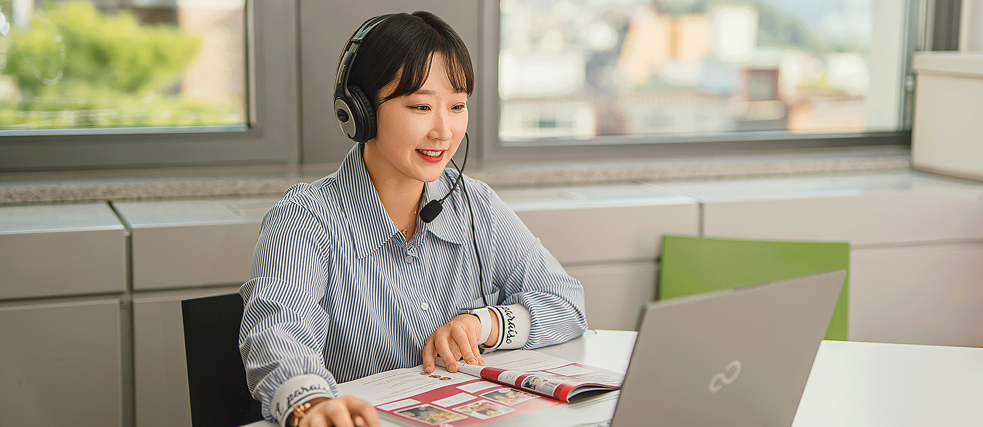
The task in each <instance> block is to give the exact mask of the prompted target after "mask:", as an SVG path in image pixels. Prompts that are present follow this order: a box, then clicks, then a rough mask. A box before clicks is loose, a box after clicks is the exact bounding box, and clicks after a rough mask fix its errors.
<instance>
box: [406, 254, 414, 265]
mask: <svg viewBox="0 0 983 427" xmlns="http://www.w3.org/2000/svg"><path fill="white" fill-rule="evenodd" d="M404 259H405V260H406V263H407V264H409V263H411V262H413V256H412V255H407V256H406V258H404Z"/></svg>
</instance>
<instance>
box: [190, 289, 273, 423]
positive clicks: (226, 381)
mask: <svg viewBox="0 0 983 427" xmlns="http://www.w3.org/2000/svg"><path fill="white" fill-rule="evenodd" d="M181 309H182V313H183V315H184V348H185V355H186V356H187V359H188V391H189V392H190V394H191V423H192V425H194V426H195V427H202V426H210V427H227V426H229V427H232V426H241V425H243V424H249V423H252V422H254V421H259V420H262V419H263V416H262V414H261V412H260V410H261V407H260V403H259V402H257V401H256V400H255V399H253V398H252V396H251V395H250V394H249V387H248V386H247V385H246V370H245V368H243V366H242V357H241V356H240V355H239V323H241V322H242V297H240V296H239V294H226V295H217V296H212V297H204V298H191V299H186V300H183V301H181Z"/></svg>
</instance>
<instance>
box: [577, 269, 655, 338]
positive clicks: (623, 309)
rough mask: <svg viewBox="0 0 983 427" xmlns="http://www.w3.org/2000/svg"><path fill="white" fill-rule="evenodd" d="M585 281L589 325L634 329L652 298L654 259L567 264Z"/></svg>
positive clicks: (597, 327) (653, 296) (653, 294)
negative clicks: (581, 264)
mask: <svg viewBox="0 0 983 427" xmlns="http://www.w3.org/2000/svg"><path fill="white" fill-rule="evenodd" d="M566 270H567V273H568V274H570V275H571V276H573V277H574V278H576V279H577V280H579V281H580V283H581V284H582V285H584V299H585V300H586V309H587V324H588V325H589V326H590V328H591V329H618V330H637V327H638V314H639V313H640V312H641V309H642V306H643V305H645V303H647V302H649V301H653V300H655V295H656V293H655V280H656V271H657V269H656V264H655V263H644V262H641V263H631V264H608V265H594V266H579V267H570V268H567V269H566Z"/></svg>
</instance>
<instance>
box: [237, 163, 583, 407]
mask: <svg viewBox="0 0 983 427" xmlns="http://www.w3.org/2000/svg"><path fill="white" fill-rule="evenodd" d="M457 176H458V173H457V172H456V171H455V170H453V169H446V170H445V171H444V173H443V174H442V175H441V177H440V178H439V179H437V180H436V181H434V182H430V183H427V184H426V185H425V186H424V194H423V198H422V200H423V201H428V200H432V199H437V198H440V197H442V196H443V195H444V194H446V193H447V191H448V189H450V187H451V185H452V184H453V181H454V179H456V178H457ZM462 184H466V185H467V190H468V195H469V196H470V198H471V204H472V209H473V211H474V222H475V236H476V239H477V244H478V250H479V251H480V252H481V261H482V268H483V275H484V277H483V279H484V283H485V294H486V298H487V300H488V303H489V304H490V305H507V304H520V305H522V306H523V307H525V308H526V309H528V311H529V314H530V315H531V325H530V330H529V338H528V340H527V341H526V344H525V346H524V347H523V348H527V349H528V348H538V347H542V346H547V345H551V344H558V343H561V342H565V341H567V340H570V339H573V338H576V337H578V336H580V335H581V334H582V333H583V332H584V330H585V329H586V328H587V320H586V317H585V313H584V292H583V288H582V287H581V285H580V283H579V282H577V280H576V279H573V278H571V277H570V276H568V275H567V274H566V272H565V271H564V270H563V267H561V266H560V264H559V262H557V261H556V259H555V258H553V256H552V255H551V254H550V253H549V251H547V250H546V249H545V248H544V247H543V246H542V245H541V244H540V242H539V239H537V238H536V237H535V236H533V235H532V233H531V232H530V231H529V230H528V229H527V228H526V226H525V225H524V224H523V223H522V222H521V220H519V218H518V217H517V216H516V215H515V213H514V212H512V210H511V209H509V208H508V206H506V204H505V203H504V202H503V201H502V200H501V199H500V198H499V197H498V195H497V194H495V192H494V191H493V190H492V189H491V188H490V187H488V185H486V184H485V183H483V182H480V181H475V180H473V179H470V178H468V177H467V176H465V177H464V178H463V179H462ZM459 187H460V186H459ZM470 227H471V225H470V217H469V214H468V207H467V202H466V201H465V198H464V194H463V192H462V191H461V189H460V188H458V189H457V190H455V191H454V192H453V193H452V194H451V195H450V197H448V198H447V200H446V201H445V202H444V204H443V212H442V213H441V214H440V215H439V216H438V217H437V218H436V219H435V220H434V221H433V222H431V223H429V224H427V223H424V222H422V221H421V220H419V218H418V219H417V224H416V233H415V234H414V235H413V236H412V238H411V239H410V241H409V242H407V241H406V240H405V239H404V238H403V236H402V235H401V234H400V231H399V230H398V229H397V227H396V225H395V224H393V222H392V221H391V220H390V219H389V217H388V215H387V214H386V211H385V209H384V208H383V206H382V202H380V200H379V196H378V194H377V193H376V191H375V187H374V186H373V184H372V181H371V179H370V177H369V174H368V171H367V170H366V168H365V165H364V162H363V160H362V153H361V146H360V145H356V146H355V147H354V148H353V149H352V151H351V152H350V153H349V154H348V155H347V156H346V157H345V160H344V162H343V163H342V165H341V167H340V168H339V169H338V171H337V172H335V173H333V174H331V175H329V176H327V177H325V178H323V179H321V180H318V181H316V182H313V183H311V184H297V185H294V186H292V187H290V188H289V189H288V190H287V191H286V193H285V195H284V197H283V199H282V200H280V201H279V202H278V203H277V204H276V205H274V206H273V207H272V208H271V209H270V211H269V212H268V213H267V214H266V217H265V218H264V219H263V225H262V228H261V230H260V235H259V239H258V241H257V244H256V250H255V252H254V254H253V261H252V268H251V272H250V277H251V279H250V280H249V281H248V282H246V283H245V284H244V285H243V286H242V288H241V290H240V293H241V294H242V297H243V300H244V301H245V312H244V314H243V319H242V326H241V330H240V335H239V345H240V350H241V352H242V358H243V362H244V364H245V368H246V376H247V380H248V383H249V388H250V390H251V391H252V393H253V396H254V397H256V398H257V399H258V400H260V401H262V403H263V414H264V416H266V417H267V418H268V419H271V418H273V417H272V416H271V412H270V402H271V400H272V398H273V395H274V393H275V392H276V391H277V389H278V387H280V385H281V384H283V383H284V382H286V381H287V380H289V379H291V378H293V377H296V376H298V375H309V374H314V375H317V376H320V377H322V378H324V379H325V380H326V381H327V384H328V385H329V387H330V388H331V392H332V393H333V394H337V388H336V384H337V382H345V381H350V380H354V379H357V378H361V377H364V376H367V375H371V374H375V373H378V372H382V371H387V370H390V369H396V368H406V367H412V366H416V365H419V364H421V363H422V358H421V352H422V350H423V345H424V343H425V341H426V339H427V337H428V336H430V334H431V333H433V331H434V330H436V329H437V328H438V327H440V326H443V325H444V324H446V323H447V322H448V321H450V320H451V319H452V318H454V317H455V316H457V315H458V309H459V308H475V307H481V306H484V304H483V303H482V299H481V295H480V294H479V290H478V279H477V274H478V266H477V259H476V257H475V254H474V248H473V246H472V243H471V228H470Z"/></svg>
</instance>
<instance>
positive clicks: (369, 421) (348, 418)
mask: <svg viewBox="0 0 983 427" xmlns="http://www.w3.org/2000/svg"><path fill="white" fill-rule="evenodd" d="M305 412H306V413H307V415H305V416H304V418H303V419H301V420H300V427H332V426H333V427H355V426H364V427H380V425H379V416H378V415H377V414H376V413H375V408H373V407H372V405H370V404H369V403H368V402H366V401H364V400H361V399H356V398H354V397H351V396H342V397H339V398H337V399H328V400H325V401H323V402H320V403H318V404H317V405H314V406H312V407H311V408H310V409H308V410H307V411H305Z"/></svg>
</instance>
